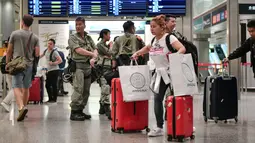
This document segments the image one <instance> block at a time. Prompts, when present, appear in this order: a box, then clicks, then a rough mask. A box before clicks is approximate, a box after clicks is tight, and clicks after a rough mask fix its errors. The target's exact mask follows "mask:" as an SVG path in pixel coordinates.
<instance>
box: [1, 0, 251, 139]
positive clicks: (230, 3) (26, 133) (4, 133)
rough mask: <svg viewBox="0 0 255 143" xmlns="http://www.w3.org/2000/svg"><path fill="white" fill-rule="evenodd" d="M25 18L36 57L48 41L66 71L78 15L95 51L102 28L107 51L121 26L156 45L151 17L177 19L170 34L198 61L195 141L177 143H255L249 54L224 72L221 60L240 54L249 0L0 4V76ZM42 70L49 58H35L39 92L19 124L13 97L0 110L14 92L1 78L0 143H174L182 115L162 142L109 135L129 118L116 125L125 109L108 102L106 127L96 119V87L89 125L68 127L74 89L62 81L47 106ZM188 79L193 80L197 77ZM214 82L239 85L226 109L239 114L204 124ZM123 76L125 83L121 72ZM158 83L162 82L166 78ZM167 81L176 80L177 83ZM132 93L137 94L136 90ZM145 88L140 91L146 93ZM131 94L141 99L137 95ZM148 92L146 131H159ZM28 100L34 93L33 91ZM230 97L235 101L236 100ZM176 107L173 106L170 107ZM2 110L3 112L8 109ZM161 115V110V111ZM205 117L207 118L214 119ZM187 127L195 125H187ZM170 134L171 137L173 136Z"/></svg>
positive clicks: (16, 0) (19, 0) (140, 135)
mask: <svg viewBox="0 0 255 143" xmlns="http://www.w3.org/2000/svg"><path fill="white" fill-rule="evenodd" d="M25 14H29V15H32V16H33V19H34V21H33V24H32V25H31V27H30V30H31V31H32V32H33V33H34V35H37V37H38V39H39V43H38V45H39V47H40V54H43V53H44V51H45V50H46V49H47V46H48V45H49V44H48V42H49V39H54V40H55V42H56V43H54V44H55V48H57V50H58V51H61V52H62V53H64V55H65V57H66V64H65V68H67V67H68V63H69V62H68V58H69V54H70V51H71V50H69V49H68V48H67V47H69V46H70V45H69V44H70V42H68V41H69V38H70V35H72V34H75V33H76V30H77V26H76V18H77V17H79V16H80V17H83V18H84V19H85V25H86V27H85V31H86V32H87V33H88V35H90V36H91V39H92V40H93V41H94V43H95V44H97V43H98V42H100V41H99V40H98V37H99V35H100V31H101V30H102V29H109V30H110V31H111V32H110V39H109V41H107V43H106V44H108V43H110V44H111V43H112V42H113V43H115V42H117V41H118V40H117V41H114V38H115V37H116V36H122V35H124V34H125V32H124V30H123V24H125V22H126V21H132V22H133V23H134V27H135V28H134V29H135V35H137V36H139V37H140V39H141V40H142V41H144V43H145V45H150V44H151V45H152V43H153V42H151V41H152V39H153V37H154V35H153V34H152V33H151V26H150V23H151V21H152V20H153V18H154V17H155V16H157V15H160V14H163V15H168V16H169V15H174V16H176V18H174V19H175V20H176V25H175V27H174V30H175V31H178V32H179V33H180V34H181V35H183V36H184V37H186V40H188V41H190V42H192V43H193V44H194V45H195V46H196V48H197V56H198V61H197V62H198V64H197V66H198V74H197V78H196V82H195V84H196V86H197V93H194V95H192V97H193V102H192V103H193V113H192V114H193V118H192V120H193V132H192V134H193V135H194V138H192V139H191V138H185V139H184V140H181V141H183V142H188V143H255V112H254V111H255V110H254V108H255V79H254V74H253V70H252V68H251V65H252V61H251V58H250V55H251V53H250V52H248V53H247V54H246V55H244V56H243V57H241V58H239V59H235V60H232V61H230V62H229V64H228V65H227V67H226V68H224V65H223V64H222V61H223V60H225V59H226V58H227V57H228V56H229V54H230V53H231V52H233V51H234V50H235V49H237V48H238V47H240V46H241V45H242V44H243V43H244V42H245V40H246V39H248V38H249V37H250V34H249V32H248V28H247V24H248V23H249V22H250V21H251V20H255V1H254V0H0V47H1V48H0V61H1V62H0V63H1V64H0V68H1V71H2V60H3V57H5V55H6V53H8V52H7V48H8V43H9V41H8V40H9V37H10V35H11V34H12V32H13V31H15V30H19V29H21V28H22V24H21V23H22V21H23V19H22V18H23V15H25ZM254 30H255V27H254ZM119 39H120V38H119ZM170 39H171V37H170ZM110 44H109V45H110ZM254 45H255V44H254ZM14 48H15V46H14ZM44 54H45V53H44ZM132 54H133V53H132ZM151 60H152V59H151V58H150V61H151ZM151 63H152V62H148V64H147V65H146V67H148V68H147V69H148V71H149V70H150V72H148V73H149V74H150V80H149V81H148V84H150V83H149V82H151V81H152V80H151V79H153V77H152V76H151V71H152V70H151V69H152V68H151V67H153V64H151ZM46 65H47V59H46V58H40V60H39V63H38V67H37V73H36V77H37V78H39V79H40V80H41V82H40V85H41V86H40V87H39V88H38V91H39V94H40V99H39V100H33V99H32V98H31V99H30V98H29V102H28V103H29V104H28V105H27V109H28V113H27V114H26V116H25V117H24V118H25V119H24V120H23V121H21V122H18V121H17V118H18V116H19V114H20V112H19V109H18V105H17V104H16V101H15V98H14V97H13V98H12V99H10V104H8V105H7V104H4V105H3V104H2V103H3V100H4V98H6V96H8V95H9V94H10V92H11V91H12V94H13V90H12V89H9V86H8V84H7V80H8V76H9V75H8V74H6V73H3V72H0V102H1V105H0V143H121V142H123V143H168V142H177V141H178V140H172V141H170V140H169V128H170V126H171V127H172V124H173V125H174V124H175V123H177V122H179V121H178V119H180V118H181V117H180V116H178V117H176V118H178V119H176V120H174V121H173V122H171V119H167V120H165V119H164V120H165V121H164V125H163V130H162V131H163V134H162V136H157V137H149V136H148V131H149V130H146V129H145V130H140V129H139V131H128V132H125V131H124V133H122V132H113V126H114V127H115V124H117V123H118V122H121V121H120V120H122V119H123V120H124V119H125V118H126V119H129V117H121V118H119V119H115V116H116V114H121V115H124V113H125V112H128V110H130V109H129V108H126V109H122V111H123V113H119V112H117V113H116V114H115V113H113V109H115V108H116V107H115V106H117V105H118V104H115V103H110V105H111V107H110V108H111V110H112V111H111V112H112V114H111V120H109V119H108V117H107V116H106V115H100V114H99V109H100V102H99V101H100V99H101V98H100V97H101V93H102V90H101V89H102V87H100V85H99V84H98V82H97V81H95V82H93V83H91V87H90V95H89V99H88V103H87V105H86V106H85V109H84V110H83V112H84V113H85V114H87V115H91V119H86V120H85V121H73V120H70V114H71V107H70V103H71V102H72V100H74V97H73V93H74V90H75V89H74V85H73V84H71V83H70V82H66V81H62V82H63V86H62V89H63V90H62V91H61V92H62V93H60V92H59V93H58V94H59V95H57V96H58V97H57V101H56V102H54V103H53V102H47V101H48V100H50V98H49V97H48V92H47V90H46V86H45V82H46V74H47V73H46V71H45V69H47V66H46ZM170 65H171V64H170ZM130 66H131V65H130ZM144 66H145V65H144ZM154 66H155V65H154ZM125 67H126V66H125ZM120 68H121V67H120ZM92 72H93V71H92ZM130 72H132V71H130ZM156 73H157V70H156ZM192 73H193V72H192ZM149 74H148V75H149ZM225 74H228V75H225ZM123 75H124V74H123ZM170 75H171V74H170ZM193 75H194V76H196V75H195V74H193ZM60 76H62V75H60ZM131 76H132V75H131ZM215 76H219V77H222V79H223V80H224V78H225V80H227V79H226V78H229V79H231V77H234V78H236V79H237V80H236V81H235V83H236V87H232V89H231V90H236V91H237V92H231V93H235V94H236V99H237V101H236V103H234V104H235V105H232V104H229V106H231V107H232V106H233V108H235V107H236V108H237V109H236V110H237V113H236V114H237V115H236V116H234V117H233V118H231V119H227V120H225V119H223V120H217V116H213V117H212V119H207V118H206V117H207V114H209V113H205V114H206V115H205V114H204V110H206V111H209V110H210V109H208V110H207V109H205V105H204V104H209V105H208V106H209V107H212V106H217V105H214V104H213V102H212V101H208V103H207V100H213V99H214V98H213V97H211V98H210V99H206V98H205V97H206V95H207V93H206V92H208V91H209V90H211V89H212V87H211V88H210V89H209V88H208V87H207V86H208V84H209V82H212V83H213V82H214V81H209V80H207V79H208V78H209V77H215ZM224 76H225V77H224ZM120 77H123V76H121V73H120ZM143 77H144V76H143ZM136 78H138V77H136ZM186 78H187V77H186ZM162 79H164V78H163V75H162ZM120 80H121V79H120ZM137 80H138V79H137ZM172 80H173V81H174V79H172ZM164 81H165V79H164ZM32 83H34V82H32ZM131 84H132V83H131ZM215 84H216V83H215ZM121 85H122V83H121ZM113 86H115V84H114V85H113V84H112V85H111V89H110V90H112V91H111V92H112V93H114V92H113V90H114V89H115V88H113ZM122 86H123V85H122ZM132 86H133V87H134V88H135V85H132ZM144 86H145V85H143V86H142V87H141V88H144ZM146 86H147V81H146ZM221 86H222V87H221V88H220V89H221V90H222V89H226V90H227V88H228V87H230V86H229V85H224V84H221ZM32 88H33V84H32V87H30V89H29V90H30V96H31V97H32V96H33V94H32V93H31V91H32V90H34V89H32ZM58 89H59V88H58ZM135 89H136V90H139V91H138V92H140V88H135ZM173 89H174V90H175V86H173ZM176 89H177V88H176ZM122 90H123V94H124V92H126V91H127V90H126V89H122ZM124 90H125V91H124ZM132 90H133V89H132ZM151 90H152V91H151ZM184 90H186V89H184ZM59 91H60V89H59ZM148 91H150V93H151V94H150V95H148V96H149V98H148V109H147V111H148V119H147V120H148V128H149V129H150V132H151V131H152V130H153V129H154V128H156V127H157V120H156V117H155V114H154V110H156V109H157V108H156V107H154V98H155V96H159V95H158V94H155V95H154V94H153V92H154V91H153V89H151V88H148ZM63 92H64V93H63ZM141 92H142V91H141ZM174 92H175V91H174ZM185 92H186V91H185ZM217 92H218V91H217ZM33 93H36V91H35V92H33ZM114 94H115V93H114ZM166 95H170V91H169V90H167V92H166ZM213 95H214V94H213ZM213 95H210V96H213ZM109 96H110V97H109V98H110V99H109V100H110V102H112V99H113V98H115V97H114V95H113V94H110V95H109ZM118 96H120V95H118ZM121 96H122V95H121ZM123 96H124V95H123ZM222 96H223V95H222ZM229 96H233V98H235V95H234V94H233V95H229ZM179 97H181V96H179ZM175 98H177V97H175ZM233 98H232V99H233ZM169 99H170V98H169ZM165 100H168V98H165ZM165 100H164V101H163V105H164V106H165V105H166V107H167V108H170V106H171V105H172V104H171V105H170V104H169V103H168V102H167V103H165ZM183 100H184V98H183ZM121 102H123V101H121ZM138 102H139V101H138ZM204 102H206V103H204ZM223 102H224V99H222V100H221V101H220V103H219V105H218V106H220V107H221V108H219V107H218V108H217V112H221V113H223V111H224V112H226V113H223V114H228V113H230V112H232V111H229V112H228V111H226V110H225V108H228V110H232V108H229V107H227V106H225V107H224V106H222V104H223ZM124 103H126V102H123V104H124ZM176 103H177V102H176ZM176 103H175V102H173V105H175V104H176ZM203 103H204V104H203ZM221 103H222V104H221ZM137 104H138V103H136V102H134V107H133V106H129V107H130V108H134V111H133V112H134V115H133V116H135V114H136V113H141V112H139V107H138V106H137V107H138V109H136V105H137ZM215 104H216V103H215ZM6 105H7V106H8V110H6ZM215 108H216V107H215ZM163 109H164V110H165V109H166V108H163ZM116 110H117V109H116ZM132 110H133V109H132ZM140 110H141V109H140ZM184 110H186V109H184ZM211 110H212V109H211ZM211 110H210V111H211ZM233 110H234V109H233ZM187 111H188V112H190V108H188V109H187ZM191 111H192V110H191ZM215 112H216V111H215ZM146 113H147V112H146ZM164 113H165V111H164ZM173 113H175V111H174V112H173ZM211 114H212V113H211ZM137 116H138V115H137ZM168 116H169V115H167V117H168ZM208 116H210V117H211V115H208ZM214 117H216V118H214ZM164 118H165V116H164ZM183 118H184V116H183ZM185 118H188V117H185ZM139 119H140V120H141V119H142V117H140V116H139V118H137V120H136V121H135V122H138V123H143V122H142V121H140V120H139ZM181 119H182V118H181ZM113 122H114V123H113ZM128 122H134V121H131V118H130V121H129V120H125V123H128ZM187 122H188V120H187ZM189 122H192V121H190V120H189ZM187 126H189V123H186V122H185V121H183V122H182V123H180V124H178V126H176V127H173V130H174V131H175V130H178V128H185V129H183V131H182V132H184V134H188V133H187V132H186V131H185V130H186V127H187ZM173 130H172V131H173ZM173 134H174V135H175V134H176V133H173ZM184 134H183V135H184ZM181 135H182V134H181ZM189 137H191V136H189ZM179 141H180V140H179Z"/></svg>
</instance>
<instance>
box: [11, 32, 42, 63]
mask: <svg viewBox="0 0 255 143" xmlns="http://www.w3.org/2000/svg"><path fill="white" fill-rule="evenodd" d="M31 34H32V32H31V31H28V30H23V29H22V30H16V31H13V32H12V34H11V36H10V40H9V42H10V43H11V44H13V58H16V57H18V56H21V57H26V61H27V63H28V65H29V66H32V65H33V60H34V56H33V52H34V49H35V47H39V39H38V37H37V36H36V35H35V34H33V35H32V37H31V40H30V44H29V47H27V42H28V39H29V37H30V35H31Z"/></svg>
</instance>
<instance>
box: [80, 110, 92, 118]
mask: <svg viewBox="0 0 255 143" xmlns="http://www.w3.org/2000/svg"><path fill="white" fill-rule="evenodd" d="M79 113H80V114H81V115H82V116H83V117H84V118H85V119H91V115H87V114H85V113H83V110H79Z"/></svg>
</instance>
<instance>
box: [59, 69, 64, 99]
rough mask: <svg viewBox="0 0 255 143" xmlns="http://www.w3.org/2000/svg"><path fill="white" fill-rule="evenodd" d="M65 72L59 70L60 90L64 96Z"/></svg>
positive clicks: (60, 93)
mask: <svg viewBox="0 0 255 143" xmlns="http://www.w3.org/2000/svg"><path fill="white" fill-rule="evenodd" d="M63 72H64V70H59V78H58V89H59V95H62V94H63V93H64V91H65V90H64V81H63Z"/></svg>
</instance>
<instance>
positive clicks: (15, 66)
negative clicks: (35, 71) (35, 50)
mask: <svg viewBox="0 0 255 143" xmlns="http://www.w3.org/2000/svg"><path fill="white" fill-rule="evenodd" d="M32 35H33V33H31V34H30V36H29V38H28V42H27V49H26V51H28V48H29V44H30V41H31V38H32ZM20 40H21V39H20ZM22 50H23V52H24V49H23V48H22ZM24 53H25V54H26V56H27V52H24ZM6 66H7V69H8V71H9V73H10V74H11V75H17V74H19V73H21V72H23V71H24V70H25V69H26V68H27V62H26V57H25V56H24V57H23V56H18V57H16V58H14V59H12V60H11V61H10V62H9V63H8V64H7V65H6Z"/></svg>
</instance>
